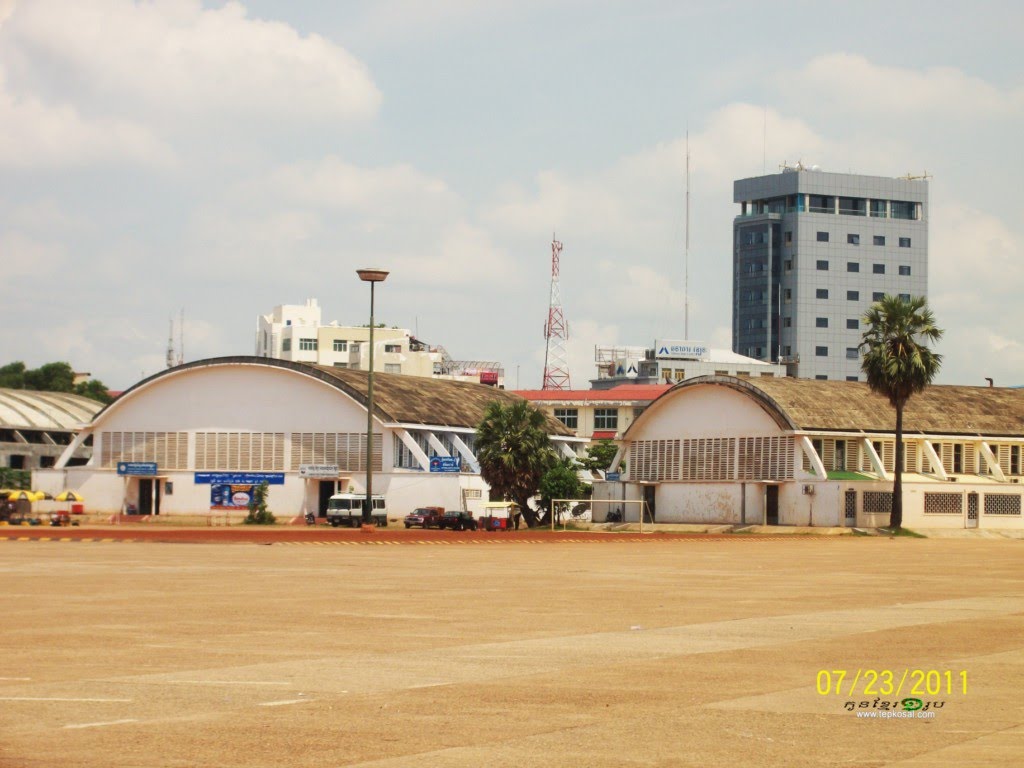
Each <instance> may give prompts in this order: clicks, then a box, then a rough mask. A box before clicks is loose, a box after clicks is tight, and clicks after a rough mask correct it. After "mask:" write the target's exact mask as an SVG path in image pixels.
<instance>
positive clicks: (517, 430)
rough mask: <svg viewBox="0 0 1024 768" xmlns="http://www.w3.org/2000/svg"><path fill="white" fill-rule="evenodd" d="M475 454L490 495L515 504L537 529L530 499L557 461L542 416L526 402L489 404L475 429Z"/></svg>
mask: <svg viewBox="0 0 1024 768" xmlns="http://www.w3.org/2000/svg"><path fill="white" fill-rule="evenodd" d="M476 454H477V459H478V460H479V461H480V474H481V476H482V477H483V479H484V480H485V481H486V482H487V483H488V485H490V486H491V492H492V493H493V494H496V495H498V496H500V497H502V498H507V499H511V500H512V501H514V502H516V504H518V505H519V509H520V511H521V513H522V515H523V518H524V519H525V520H526V524H527V525H528V526H529V527H530V528H533V527H534V526H536V525H537V523H538V519H537V511H536V510H535V509H533V508H532V507H531V506H530V499H532V498H533V497H534V496H536V495H537V490H538V488H539V487H540V479H541V477H543V476H544V473H545V472H546V471H547V470H548V469H549V468H550V467H551V466H552V465H554V463H555V461H556V457H555V450H554V448H552V446H551V439H550V437H548V432H547V418H546V417H545V416H544V414H543V413H542V412H541V411H539V410H537V409H536V408H534V407H533V406H532V405H530V404H529V403H528V402H526V401H525V400H520V401H517V402H514V403H512V404H510V405H504V404H502V403H499V402H492V403H490V404H489V405H488V406H487V409H486V411H484V418H483V420H482V421H481V422H480V425H479V426H478V427H477V429H476ZM516 522H517V523H518V519H517V520H516Z"/></svg>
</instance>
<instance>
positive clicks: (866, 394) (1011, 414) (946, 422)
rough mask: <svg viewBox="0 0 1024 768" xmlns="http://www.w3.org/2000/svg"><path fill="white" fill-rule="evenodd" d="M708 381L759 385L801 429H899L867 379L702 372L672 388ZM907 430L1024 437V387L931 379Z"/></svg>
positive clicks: (908, 413) (907, 414)
mask: <svg viewBox="0 0 1024 768" xmlns="http://www.w3.org/2000/svg"><path fill="white" fill-rule="evenodd" d="M709 383H711V384H720V385H726V386H731V387H733V388H736V389H744V388H746V387H753V388H754V389H757V390H760V391H761V392H762V393H763V394H764V395H767V397H768V398H769V399H770V401H772V402H774V404H775V405H776V406H777V407H778V409H779V410H780V411H781V412H782V413H783V414H784V415H785V416H786V417H788V420H789V421H790V422H791V423H792V424H793V425H794V426H795V427H797V428H798V429H804V430H823V431H844V432H845V431H858V430H863V431H865V432H888V433H891V432H894V431H895V430H896V411H895V409H894V408H893V407H892V406H891V405H890V404H889V400H888V399H887V398H886V397H884V396H883V395H879V394H876V393H874V392H872V391H871V389H870V388H869V387H868V385H867V384H866V383H865V382H858V381H819V380H816V379H791V378H757V379H745V378H744V379H738V378H735V377H732V376H702V377H699V378H695V379H690V380H688V381H685V382H682V383H680V384H677V385H676V386H675V387H674V388H673V390H672V391H673V392H675V391H676V390H680V389H684V388H687V387H691V386H699V385H701V384H709ZM903 430H904V432H906V433H908V434H909V433H913V432H922V433H927V434H936V435H990V436H993V437H1022V436H1024V390H1018V389H1007V388H1004V387H963V386H952V385H944V384H933V385H932V386H930V387H928V388H927V389H925V390H924V392H921V393H920V394H917V395H914V396H913V397H911V398H910V400H909V402H908V403H907V407H906V410H905V411H904V414H903Z"/></svg>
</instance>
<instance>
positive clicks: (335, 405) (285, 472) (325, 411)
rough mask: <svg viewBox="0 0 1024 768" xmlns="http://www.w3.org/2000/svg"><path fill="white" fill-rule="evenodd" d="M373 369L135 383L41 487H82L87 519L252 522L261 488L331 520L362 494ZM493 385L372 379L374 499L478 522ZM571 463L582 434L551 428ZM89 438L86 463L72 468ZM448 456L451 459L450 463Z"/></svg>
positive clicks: (226, 361)
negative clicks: (349, 495)
mask: <svg viewBox="0 0 1024 768" xmlns="http://www.w3.org/2000/svg"><path fill="white" fill-rule="evenodd" d="M366 388H367V373H366V372H365V371H355V370H351V369H347V370H346V369H342V368H335V367H329V366H314V365H310V364H307V363H297V362H291V361H286V360H278V359H275V358H262V357H225V358H215V359H211V360H200V361H197V362H193V363H187V364H185V365H181V366H178V367H177V368H171V369H168V370H166V371H162V372H160V373H158V374H156V375H154V376H151V377H149V378H147V379H144V380H143V381H141V382H139V383H138V384H136V385H135V386H133V387H132V388H131V389H129V390H127V391H126V392H125V393H124V394H123V395H121V397H119V398H118V399H117V400H116V401H115V402H113V403H112V404H110V405H109V406H107V407H106V408H105V409H103V410H102V411H101V412H99V413H98V414H96V416H95V417H94V418H93V419H92V420H91V421H90V422H89V423H88V425H87V426H86V427H85V428H84V429H83V430H82V431H81V432H80V433H79V434H78V436H77V437H76V438H75V440H74V441H73V442H72V443H71V444H70V445H69V446H68V447H67V449H66V450H65V451H64V454H63V455H62V456H61V458H60V459H59V460H58V462H57V465H56V467H55V468H54V469H51V470H37V471H36V472H34V473H33V482H34V484H35V487H37V488H39V489H40V490H45V491H49V492H51V493H54V494H56V493H59V492H60V491H62V490H65V489H68V490H75V491H79V492H81V494H82V495H83V496H84V497H85V499H86V501H87V504H88V509H89V511H91V512H102V513H117V512H122V511H127V512H137V513H138V514H161V515H187V516H210V515H217V516H220V517H224V515H225V514H228V515H235V516H238V517H244V516H245V514H246V512H247V510H246V508H245V501H246V500H247V499H246V495H247V494H248V493H250V492H251V489H252V487H253V486H254V485H256V484H258V483H259V482H261V481H262V480H264V479H266V480H267V481H268V482H269V483H270V484H271V487H270V499H269V501H270V509H271V511H272V512H274V513H275V515H277V516H278V517H284V518H285V519H288V518H290V517H293V516H297V515H300V514H303V513H305V512H307V511H316V512H317V513H319V514H321V515H322V514H323V512H324V510H325V509H326V503H327V499H328V498H329V497H330V496H331V494H333V493H336V492H348V491H351V492H354V493H365V492H366V482H365V481H366V464H367V461H366V457H367V450H366V427H367V423H366V422H367V412H366V407H367V395H366ZM518 399H519V398H517V397H516V396H515V395H513V394H512V393H510V392H506V391H503V390H500V389H497V388H494V387H486V386H481V385H479V384H467V383H463V382H454V381H439V380H434V379H428V378H422V377H415V376H395V375H389V374H386V373H380V374H374V451H373V454H374V472H373V489H374V493H377V494H383V495H384V496H385V498H386V501H387V506H388V511H389V515H390V516H391V518H392V519H398V518H401V517H402V516H404V515H405V514H406V513H408V512H409V511H411V510H412V509H413V508H415V507H418V506H425V505H435V506H441V507H445V508H448V509H466V510H469V511H471V512H473V513H475V514H479V512H480V511H481V510H482V505H483V503H484V502H485V501H487V498H488V490H489V489H488V486H487V484H486V483H485V482H484V480H483V479H482V478H481V476H480V467H479V464H478V463H477V460H476V456H475V454H474V451H473V444H474V436H475V430H476V426H477V425H478V424H479V422H480V421H481V419H482V416H483V412H484V409H485V408H486V406H487V404H488V403H490V402H493V401H495V400H497V401H500V402H513V401H517V400H518ZM548 424H549V428H550V432H551V435H552V437H553V439H554V441H555V443H556V445H557V446H558V447H559V449H560V450H561V451H562V452H563V453H565V454H566V455H570V454H573V453H574V452H573V449H572V444H573V443H575V442H578V441H577V439H576V438H574V437H573V436H572V434H571V433H570V432H569V430H567V429H566V428H565V427H564V426H563V425H562V424H561V423H559V422H557V421H555V420H554V419H550V420H549V422H548ZM87 441H92V445H93V453H92V458H91V459H90V461H89V463H88V464H87V465H85V466H70V459H71V457H72V456H74V455H76V451H78V449H79V446H81V445H83V444H85V443H86V442H87ZM442 459H443V460H442Z"/></svg>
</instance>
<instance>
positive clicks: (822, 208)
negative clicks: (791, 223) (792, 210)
mask: <svg viewBox="0 0 1024 768" xmlns="http://www.w3.org/2000/svg"><path fill="white" fill-rule="evenodd" d="M807 210H808V212H809V213H835V212H836V205H835V199H834V198H832V197H830V196H828V195H808V196H807ZM819 234H820V233H819ZM819 239H820V238H819Z"/></svg>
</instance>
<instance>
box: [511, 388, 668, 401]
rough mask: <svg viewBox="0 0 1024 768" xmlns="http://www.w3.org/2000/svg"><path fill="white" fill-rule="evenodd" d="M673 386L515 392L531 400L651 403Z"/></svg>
mask: <svg viewBox="0 0 1024 768" xmlns="http://www.w3.org/2000/svg"><path fill="white" fill-rule="evenodd" d="M671 388H672V385H671V384H620V385H619V386H617V387H612V388H611V389H517V390H515V394H517V395H519V396H520V397H523V398H525V399H527V400H529V401H530V402H534V403H543V402H552V403H559V402H566V401H576V402H579V401H587V402H590V401H593V402H607V401H612V400H630V401H634V402H645V403H649V402H651V401H652V400H656V399H657V398H658V397H660V396H661V395H662V394H664V393H665V392H668V390H670V389H671Z"/></svg>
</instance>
